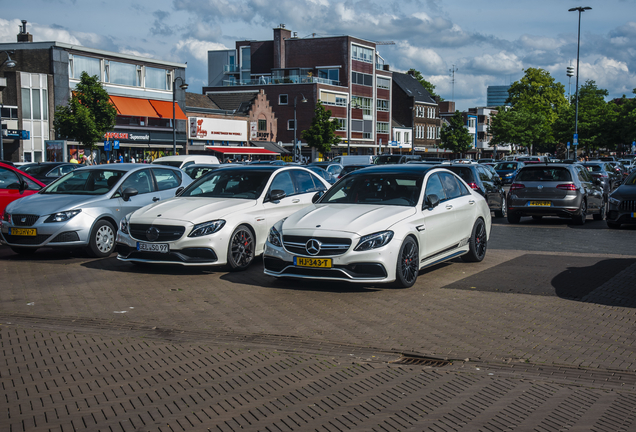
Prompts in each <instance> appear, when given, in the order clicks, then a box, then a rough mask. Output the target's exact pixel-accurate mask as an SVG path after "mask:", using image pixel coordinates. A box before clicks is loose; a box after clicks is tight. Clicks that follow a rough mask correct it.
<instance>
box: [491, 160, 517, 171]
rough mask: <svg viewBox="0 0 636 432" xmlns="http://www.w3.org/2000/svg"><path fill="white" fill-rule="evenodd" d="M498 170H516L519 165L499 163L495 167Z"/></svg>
mask: <svg viewBox="0 0 636 432" xmlns="http://www.w3.org/2000/svg"><path fill="white" fill-rule="evenodd" d="M495 169H496V170H513V171H514V170H516V169H517V164H516V163H514V162H499V163H498V164H497V165H495Z"/></svg>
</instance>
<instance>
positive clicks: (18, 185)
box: [7, 182, 24, 192]
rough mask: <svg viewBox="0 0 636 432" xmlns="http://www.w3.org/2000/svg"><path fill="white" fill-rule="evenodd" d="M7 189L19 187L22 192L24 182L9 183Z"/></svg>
mask: <svg viewBox="0 0 636 432" xmlns="http://www.w3.org/2000/svg"><path fill="white" fill-rule="evenodd" d="M7 189H17V190H19V191H20V192H22V191H23V190H24V189H23V187H22V183H18V182H15V183H11V184H10V185H7Z"/></svg>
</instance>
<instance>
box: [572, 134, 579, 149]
mask: <svg viewBox="0 0 636 432" xmlns="http://www.w3.org/2000/svg"><path fill="white" fill-rule="evenodd" d="M572 143H573V144H574V145H575V146H577V145H579V134H574V139H573V140H572Z"/></svg>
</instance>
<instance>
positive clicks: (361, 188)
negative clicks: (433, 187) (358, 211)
mask: <svg viewBox="0 0 636 432" xmlns="http://www.w3.org/2000/svg"><path fill="white" fill-rule="evenodd" d="M422 179H423V176H422V175H414V174H409V173H395V174H366V175H351V176H349V177H347V178H345V179H343V180H342V181H340V183H336V185H335V186H334V187H332V188H331V189H329V190H328V191H327V193H326V194H325V196H323V197H322V199H321V200H320V203H321V204H381V205H396V206H409V207H412V206H414V205H415V204H417V200H418V199H419V197H420V190H421V189H422Z"/></svg>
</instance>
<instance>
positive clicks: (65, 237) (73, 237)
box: [51, 231, 80, 243]
mask: <svg viewBox="0 0 636 432" xmlns="http://www.w3.org/2000/svg"><path fill="white" fill-rule="evenodd" d="M79 239H80V238H79V235H77V233H76V232H75V231H67V232H63V233H60V234H58V235H56V236H55V238H54V239H53V240H51V243H66V242H76V241H79Z"/></svg>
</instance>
